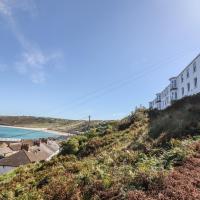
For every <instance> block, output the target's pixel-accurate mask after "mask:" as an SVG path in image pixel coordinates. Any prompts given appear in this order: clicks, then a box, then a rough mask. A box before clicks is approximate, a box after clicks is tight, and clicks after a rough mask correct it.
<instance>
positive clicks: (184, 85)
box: [149, 54, 200, 110]
mask: <svg viewBox="0 0 200 200" xmlns="http://www.w3.org/2000/svg"><path fill="white" fill-rule="evenodd" d="M169 80H170V84H169V85H168V86H167V87H166V88H165V89H164V90H163V91H162V92H160V93H157V94H156V98H155V99H154V100H153V101H151V102H149V108H150V109H158V110H163V109H165V108H167V107H168V106H170V105H171V104H172V102H173V101H176V100H179V99H182V98H183V97H185V96H191V95H194V94H197V93H200V54H199V55H198V56H197V57H196V58H195V59H194V60H193V61H192V62H191V63H190V64H189V65H188V66H187V67H186V68H185V69H184V70H183V71H182V72H181V73H180V74H179V75H178V76H176V77H172V78H170V79H169Z"/></svg>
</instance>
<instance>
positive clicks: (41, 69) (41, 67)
mask: <svg viewBox="0 0 200 200" xmlns="http://www.w3.org/2000/svg"><path fill="white" fill-rule="evenodd" d="M61 57H62V54H61V53H59V52H56V53H52V54H48V55H46V54H44V53H43V52H42V51H40V50H38V49H35V50H32V51H29V52H23V53H22V55H21V56H20V58H19V60H18V61H17V62H16V63H15V67H16V69H17V71H18V72H19V73H20V74H22V75H26V76H29V78H30V79H31V80H32V81H33V82H34V83H43V82H45V80H46V72H47V71H48V69H49V68H50V67H54V64H55V62H57V60H59V59H61Z"/></svg>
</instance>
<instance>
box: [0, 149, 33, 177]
mask: <svg viewBox="0 0 200 200" xmlns="http://www.w3.org/2000/svg"><path fill="white" fill-rule="evenodd" d="M35 159H36V158H35V156H34V154H32V153H29V152H27V151H25V150H20V151H19V152H17V153H15V154H13V155H11V156H9V157H6V158H3V159H0V174H3V173H6V172H8V171H11V170H12V169H14V168H16V167H19V166H20V165H25V164H28V163H32V162H35Z"/></svg>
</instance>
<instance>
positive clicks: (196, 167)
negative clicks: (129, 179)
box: [128, 143, 200, 200]
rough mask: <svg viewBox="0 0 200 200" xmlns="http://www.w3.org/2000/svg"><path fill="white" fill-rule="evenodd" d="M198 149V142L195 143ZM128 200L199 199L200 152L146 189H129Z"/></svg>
mask: <svg viewBox="0 0 200 200" xmlns="http://www.w3.org/2000/svg"><path fill="white" fill-rule="evenodd" d="M195 148H198V150H199V143H198V144H195ZM128 199H129V200H144V199H145V200H197V199H200V154H197V155H195V156H193V157H191V158H189V159H187V161H186V162H185V163H184V165H183V166H180V167H177V168H175V170H174V171H172V172H171V173H170V174H169V175H168V176H167V177H166V178H165V179H164V182H163V187H160V183H159V182H158V184H157V185H156V184H154V186H153V187H151V188H148V190H147V191H139V190H135V191H130V192H129V193H128Z"/></svg>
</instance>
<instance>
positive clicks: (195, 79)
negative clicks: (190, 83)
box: [194, 78, 197, 88]
mask: <svg viewBox="0 0 200 200" xmlns="http://www.w3.org/2000/svg"><path fill="white" fill-rule="evenodd" d="M194 88H197V78H194Z"/></svg>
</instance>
